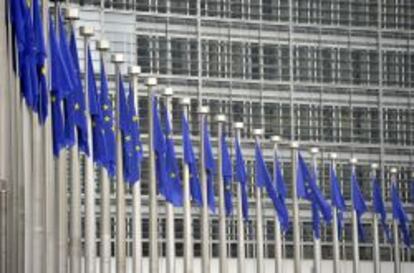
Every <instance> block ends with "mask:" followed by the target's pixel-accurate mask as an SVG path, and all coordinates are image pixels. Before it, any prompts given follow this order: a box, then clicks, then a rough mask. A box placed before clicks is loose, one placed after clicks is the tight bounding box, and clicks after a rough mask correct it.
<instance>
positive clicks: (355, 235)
mask: <svg viewBox="0 0 414 273" xmlns="http://www.w3.org/2000/svg"><path fill="white" fill-rule="evenodd" d="M357 162H358V161H357V159H356V158H351V160H350V163H351V168H352V171H354V170H355V164H356V163H357ZM351 191H352V187H351ZM352 195H353V194H352V193H351V196H352ZM353 204H354V202H352V248H353V251H352V254H353V261H352V269H353V273H359V240H358V216H357V212H356V210H355V207H354V205H353Z"/></svg>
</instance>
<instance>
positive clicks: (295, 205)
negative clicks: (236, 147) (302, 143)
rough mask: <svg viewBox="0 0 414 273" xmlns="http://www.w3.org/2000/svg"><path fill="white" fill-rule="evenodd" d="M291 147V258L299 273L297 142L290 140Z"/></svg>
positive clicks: (296, 272) (295, 270)
mask: <svg viewBox="0 0 414 273" xmlns="http://www.w3.org/2000/svg"><path fill="white" fill-rule="evenodd" d="M290 148H291V149H292V163H291V164H292V189H293V190H292V202H293V245H294V246H293V248H294V252H293V258H294V267H293V268H294V271H293V272H294V273H301V264H300V225H299V201H298V195H297V185H296V164H297V163H296V160H297V157H298V148H299V144H298V143H297V142H295V141H294V142H292V143H291V144H290Z"/></svg>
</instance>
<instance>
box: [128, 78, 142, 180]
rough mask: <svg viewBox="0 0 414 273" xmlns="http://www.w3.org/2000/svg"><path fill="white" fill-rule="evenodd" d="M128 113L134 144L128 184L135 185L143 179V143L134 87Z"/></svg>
mask: <svg viewBox="0 0 414 273" xmlns="http://www.w3.org/2000/svg"><path fill="white" fill-rule="evenodd" d="M128 111H129V122H130V125H129V128H130V130H131V131H130V132H131V140H132V144H133V150H132V153H131V154H130V157H129V158H128V162H127V164H128V173H129V177H128V180H129V181H128V182H129V183H135V182H137V181H138V180H139V179H140V177H141V162H142V157H143V155H142V142H141V131H140V128H139V118H138V115H137V110H136V109H135V99H134V92H133V91H132V86H131V85H130V86H129V94H128Z"/></svg>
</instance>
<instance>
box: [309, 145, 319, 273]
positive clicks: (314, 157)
mask: <svg viewBox="0 0 414 273" xmlns="http://www.w3.org/2000/svg"><path fill="white" fill-rule="evenodd" d="M318 153H319V149H318V148H317V147H313V148H312V149H311V154H312V164H313V172H314V174H315V181H316V184H317V185H319V179H318V159H317V155H318ZM318 213H319V212H318ZM318 217H319V215H318ZM321 260H322V257H321V239H320V238H319V236H316V235H315V234H314V236H313V263H314V265H313V266H314V273H321Z"/></svg>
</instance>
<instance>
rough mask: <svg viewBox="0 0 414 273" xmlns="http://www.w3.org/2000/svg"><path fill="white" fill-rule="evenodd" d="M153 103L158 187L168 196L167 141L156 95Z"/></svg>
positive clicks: (153, 137) (153, 140)
mask: <svg viewBox="0 0 414 273" xmlns="http://www.w3.org/2000/svg"><path fill="white" fill-rule="evenodd" d="M151 100H152V101H151V103H152V117H153V120H154V127H153V134H152V142H153V145H154V152H155V166H156V173H157V181H158V189H159V191H160V193H161V194H162V195H163V196H165V198H167V194H168V193H167V192H166V191H167V190H168V189H167V188H166V184H167V178H168V174H167V170H166V166H165V152H166V149H167V147H166V143H165V137H164V133H163V131H162V126H161V120H160V116H159V114H158V107H157V99H156V98H155V97H152V98H151Z"/></svg>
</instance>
